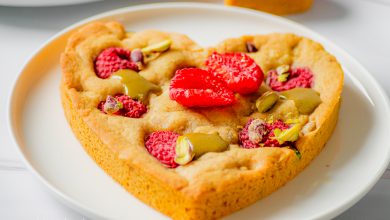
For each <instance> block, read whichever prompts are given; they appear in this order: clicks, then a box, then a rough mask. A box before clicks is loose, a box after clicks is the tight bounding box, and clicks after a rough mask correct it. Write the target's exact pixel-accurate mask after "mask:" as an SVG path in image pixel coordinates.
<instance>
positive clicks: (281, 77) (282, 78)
mask: <svg viewBox="0 0 390 220" xmlns="http://www.w3.org/2000/svg"><path fill="white" fill-rule="evenodd" d="M289 76H290V73H283V74H280V75H278V78H277V80H278V81H279V82H286V81H287V79H288V77H289Z"/></svg>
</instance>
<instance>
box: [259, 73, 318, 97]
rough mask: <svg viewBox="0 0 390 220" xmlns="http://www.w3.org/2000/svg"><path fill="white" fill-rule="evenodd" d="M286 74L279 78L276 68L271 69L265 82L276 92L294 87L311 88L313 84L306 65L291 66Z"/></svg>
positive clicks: (311, 74)
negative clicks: (281, 78)
mask: <svg viewBox="0 0 390 220" xmlns="http://www.w3.org/2000/svg"><path fill="white" fill-rule="evenodd" d="M286 74H287V75H286V78H285V79H284V80H280V74H278V72H277V71H276V70H271V71H269V72H268V75H267V79H266V81H265V82H266V84H267V85H268V86H269V87H270V88H271V89H272V90H274V91H278V92H281V91H285V90H290V89H293V88H296V87H300V88H311V86H312V84H313V73H312V72H311V71H310V69H309V68H307V67H296V68H291V69H290V70H289V71H288V72H286Z"/></svg>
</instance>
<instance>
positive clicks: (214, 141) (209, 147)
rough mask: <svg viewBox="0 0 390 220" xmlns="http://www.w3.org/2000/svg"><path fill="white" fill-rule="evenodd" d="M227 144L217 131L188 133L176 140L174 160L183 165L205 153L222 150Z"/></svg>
mask: <svg viewBox="0 0 390 220" xmlns="http://www.w3.org/2000/svg"><path fill="white" fill-rule="evenodd" d="M228 146H229V143H227V142H226V141H224V140H223V139H222V138H221V136H219V134H218V133H214V134H203V133H188V134H185V135H182V136H180V137H179V138H178V139H177V141H176V157H175V162H176V163H178V164H180V165H184V164H187V163H189V162H191V160H192V159H193V158H198V157H200V156H202V155H203V154H205V153H208V152H221V151H224V150H226V149H227V148H228Z"/></svg>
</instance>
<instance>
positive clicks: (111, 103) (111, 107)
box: [103, 95, 123, 115]
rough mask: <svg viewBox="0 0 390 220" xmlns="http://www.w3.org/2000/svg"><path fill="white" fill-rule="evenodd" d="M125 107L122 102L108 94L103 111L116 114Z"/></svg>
mask: <svg viewBox="0 0 390 220" xmlns="http://www.w3.org/2000/svg"><path fill="white" fill-rule="evenodd" d="M122 108H123V104H122V102H119V101H118V100H117V99H116V98H114V97H112V96H110V95H109V96H107V98H106V102H105V103H104V105H103V111H104V112H105V113H107V114H109V115H112V114H115V113H116V112H118V111H119V110H121V109H122Z"/></svg>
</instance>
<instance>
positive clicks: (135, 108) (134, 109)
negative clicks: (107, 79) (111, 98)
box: [98, 95, 147, 118]
mask: <svg viewBox="0 0 390 220" xmlns="http://www.w3.org/2000/svg"><path fill="white" fill-rule="evenodd" d="M115 98H116V99H117V100H118V101H119V102H121V103H122V105H123V108H122V109H121V110H119V111H118V112H116V113H114V114H115V115H121V116H125V117H129V118H140V117H141V116H142V115H143V114H144V113H145V112H146V111H147V108H146V106H145V105H144V104H142V102H140V101H137V100H134V99H132V98H130V97H129V96H127V95H116V96H115ZM104 103H105V101H103V102H100V103H99V106H98V109H100V110H101V111H102V112H104V110H103V106H104Z"/></svg>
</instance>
